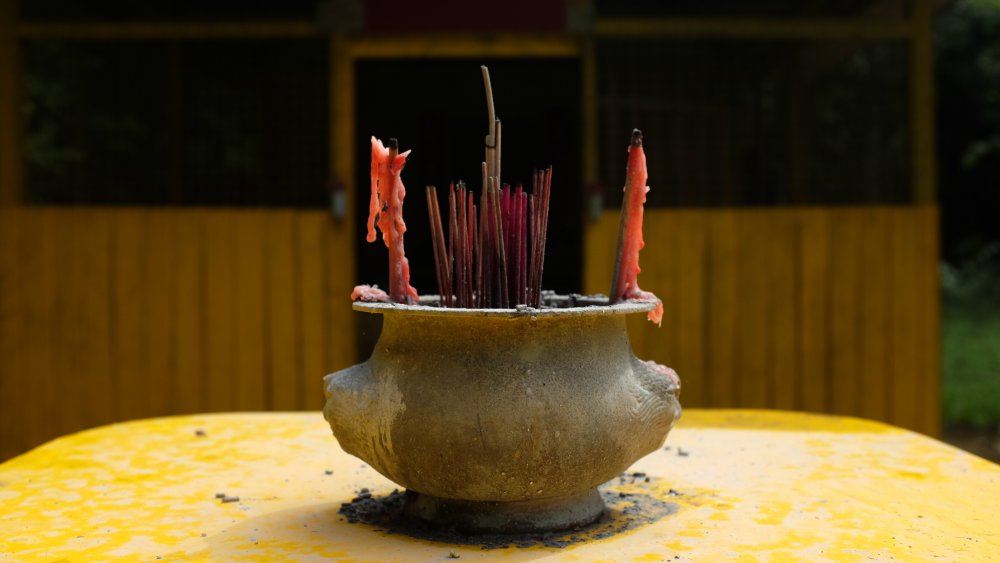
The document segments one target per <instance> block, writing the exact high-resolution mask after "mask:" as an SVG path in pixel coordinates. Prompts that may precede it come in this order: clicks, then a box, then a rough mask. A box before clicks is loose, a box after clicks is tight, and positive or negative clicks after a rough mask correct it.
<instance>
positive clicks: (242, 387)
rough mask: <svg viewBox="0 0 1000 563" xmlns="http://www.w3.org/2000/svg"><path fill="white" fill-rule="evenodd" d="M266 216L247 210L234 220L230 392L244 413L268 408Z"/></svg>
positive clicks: (260, 212) (235, 216) (234, 217)
mask: <svg viewBox="0 0 1000 563" xmlns="http://www.w3.org/2000/svg"><path fill="white" fill-rule="evenodd" d="M265 218H266V214H265V213H264V212H262V211H244V212H240V213H237V214H234V215H233V217H232V220H233V251H232V252H233V258H234V268H235V269H234V275H233V278H232V282H233V300H234V301H233V312H234V315H235V325H234V333H233V337H234V347H233V355H234V362H235V364H234V369H233V374H232V375H233V377H232V379H231V381H230V382H231V383H232V384H233V385H235V387H234V388H232V389H230V390H229V391H230V393H232V394H233V395H235V399H236V405H235V408H237V409H239V410H244V411H255V410H264V408H265V407H266V405H267V393H266V389H267V385H266V382H265V374H266V370H265V360H266V358H265V354H264V350H265V347H266V346H265V343H266V339H265V333H266V330H267V326H266V324H265V322H264V305H265V303H266V302H265V299H264V297H265V294H264V285H265V284H264V275H265V271H266V269H265V267H264V253H265V247H264V240H265V237H264V232H263V229H261V226H262V225H263V223H264V220H265Z"/></svg>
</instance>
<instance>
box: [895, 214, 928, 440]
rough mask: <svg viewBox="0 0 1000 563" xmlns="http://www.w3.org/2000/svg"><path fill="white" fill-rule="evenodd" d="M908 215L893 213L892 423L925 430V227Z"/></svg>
mask: <svg viewBox="0 0 1000 563" xmlns="http://www.w3.org/2000/svg"><path fill="white" fill-rule="evenodd" d="M911 219H912V217H911V216H908V215H907V214H904V213H892V214H891V217H890V229H891V230H890V235H889V236H890V237H891V240H892V243H891V245H892V251H891V252H892V256H891V261H890V263H891V268H892V273H891V275H892V279H893V284H892V285H893V293H894V295H893V300H892V302H891V310H892V313H891V316H892V322H893V331H892V336H891V340H890V343H889V346H890V352H889V353H890V354H891V358H892V362H893V370H892V371H893V373H892V375H893V379H892V387H891V392H892V401H891V413H892V420H893V421H895V422H896V423H897V424H899V425H901V426H904V427H906V428H921V427H922V424H921V421H920V418H921V416H922V411H923V401H922V400H921V394H922V393H923V390H924V388H925V384H924V381H923V376H924V375H925V373H926V371H925V369H924V366H922V365H920V362H919V361H918V357H920V354H921V352H920V350H919V347H920V346H921V345H923V344H924V342H922V340H921V338H920V331H919V329H918V328H917V322H918V321H919V320H920V314H919V311H920V309H921V308H922V307H924V306H925V303H926V297H925V296H921V295H920V293H919V286H918V285H917V283H916V279H917V277H918V276H920V275H921V271H922V270H923V269H922V268H921V267H920V266H921V264H920V262H921V256H920V248H921V246H920V240H921V233H920V229H921V228H922V225H920V224H918V223H917V221H913V220H911Z"/></svg>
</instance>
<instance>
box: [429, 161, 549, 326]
mask: <svg viewBox="0 0 1000 563" xmlns="http://www.w3.org/2000/svg"><path fill="white" fill-rule="evenodd" d="M551 187H552V168H551V167H549V168H548V169H546V170H544V171H536V172H535V173H534V178H533V180H532V193H531V194H528V193H526V192H525V191H524V189H523V187H522V186H517V187H516V188H514V189H511V187H510V186H509V185H504V186H503V187H502V188H500V189H497V188H496V186H495V185H494V184H493V183H492V182H487V185H486V189H485V190H483V192H482V194H481V196H480V204H479V206H478V207H477V206H476V205H475V204H474V203H473V196H472V191H471V190H468V189H467V188H466V186H465V184H464V183H462V182H459V184H458V186H457V187H456V186H455V185H454V184H452V185H450V186H449V188H448V204H449V209H448V237H447V242H446V239H445V235H444V227H443V225H442V219H441V210H440V206H439V205H438V195H437V188H436V187H434V186H427V189H426V195H427V209H428V215H429V218H430V225H431V239H432V242H433V247H434V263H435V273H436V276H437V282H438V293H439V295H440V296H441V306H442V307H465V308H484V309H497V308H510V307H516V306H517V305H528V306H532V307H541V297H542V273H543V268H544V264H545V239H546V235H547V232H548V214H549V199H550V198H549V194H550V193H551ZM477 214H478V215H477ZM529 237H530V241H531V244H530V245H529V243H528V242H529Z"/></svg>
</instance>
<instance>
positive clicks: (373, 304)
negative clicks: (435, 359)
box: [351, 295, 656, 318]
mask: <svg viewBox="0 0 1000 563" xmlns="http://www.w3.org/2000/svg"><path fill="white" fill-rule="evenodd" d="M546 300H547V301H549V302H553V301H554V302H555V304H554V305H553V306H543V307H542V308H540V309H539V308H535V307H529V306H526V305H519V306H518V307H516V308H513V309H471V308H461V307H441V306H440V305H439V303H440V297H439V296H437V295H421V296H420V301H419V303H418V304H416V305H406V304H402V303H391V302H390V303H385V302H379V301H355V302H354V303H352V305H351V307H352V308H353V309H354V310H355V311H361V312H364V313H371V314H376V315H380V314H384V313H393V314H408V315H419V316H442V317H494V318H536V317H542V318H565V317H580V316H590V315H627V314H633V313H648V312H649V311H652V310H653V309H654V308H655V307H656V302H655V301H651V300H639V299H630V300H628V301H623V302H621V303H615V304H614V305H608V298H607V296H604V295H590V296H563V295H549V296H546ZM570 300H573V301H572V303H575V305H569V306H562V305H564V304H567V303H570V302H571V301H570Z"/></svg>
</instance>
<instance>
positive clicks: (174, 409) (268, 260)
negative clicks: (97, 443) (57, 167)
mask: <svg viewBox="0 0 1000 563" xmlns="http://www.w3.org/2000/svg"><path fill="white" fill-rule="evenodd" d="M348 244H353V241H349V240H348V238H347V237H346V236H345V234H344V233H343V232H341V228H340V227H338V226H337V225H335V224H334V223H333V221H332V219H331V218H330V215H329V213H326V212H323V211H310V212H296V211H274V210H269V211H262V210H241V211H232V210H203V209H190V210H187V209H185V210H174V209H168V210H146V209H122V208H114V209H111V208H65V209H61V208H26V209H25V208H21V209H5V210H0V459H3V458H7V457H10V456H11V455H13V454H16V453H20V452H22V451H25V450H26V449H28V448H30V447H33V446H35V445H38V444H40V443H42V442H44V441H46V440H49V439H51V438H54V437H56V436H59V435H61V434H65V433H68V432H73V431H76V430H80V429H83V428H88V427H92V426H97V425H101V424H106V423H110V422H113V421H118V420H128V419H134V418H142V417H149V416H160V415H169V414H179V413H191V412H202V411H234V410H266V409H277V410H294V409H319V408H321V406H322V404H323V393H322V384H321V378H322V376H323V375H324V374H326V373H329V372H331V371H335V370H337V369H340V368H343V367H346V366H347V365H350V363H352V362H353V360H354V355H355V353H356V352H355V348H356V345H355V340H354V330H353V325H354V321H353V317H352V315H353V313H352V312H351V310H350V303H349V296H350V291H351V286H352V285H353V284H352V281H353V278H354V273H353V272H354V265H353V263H351V261H350V260H347V261H346V263H345V260H343V259H342V258H341V257H342V256H352V255H353V254H351V253H350V252H346V250H349V248H348V247H347V246H346V245H348ZM345 328H346V330H345Z"/></svg>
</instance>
